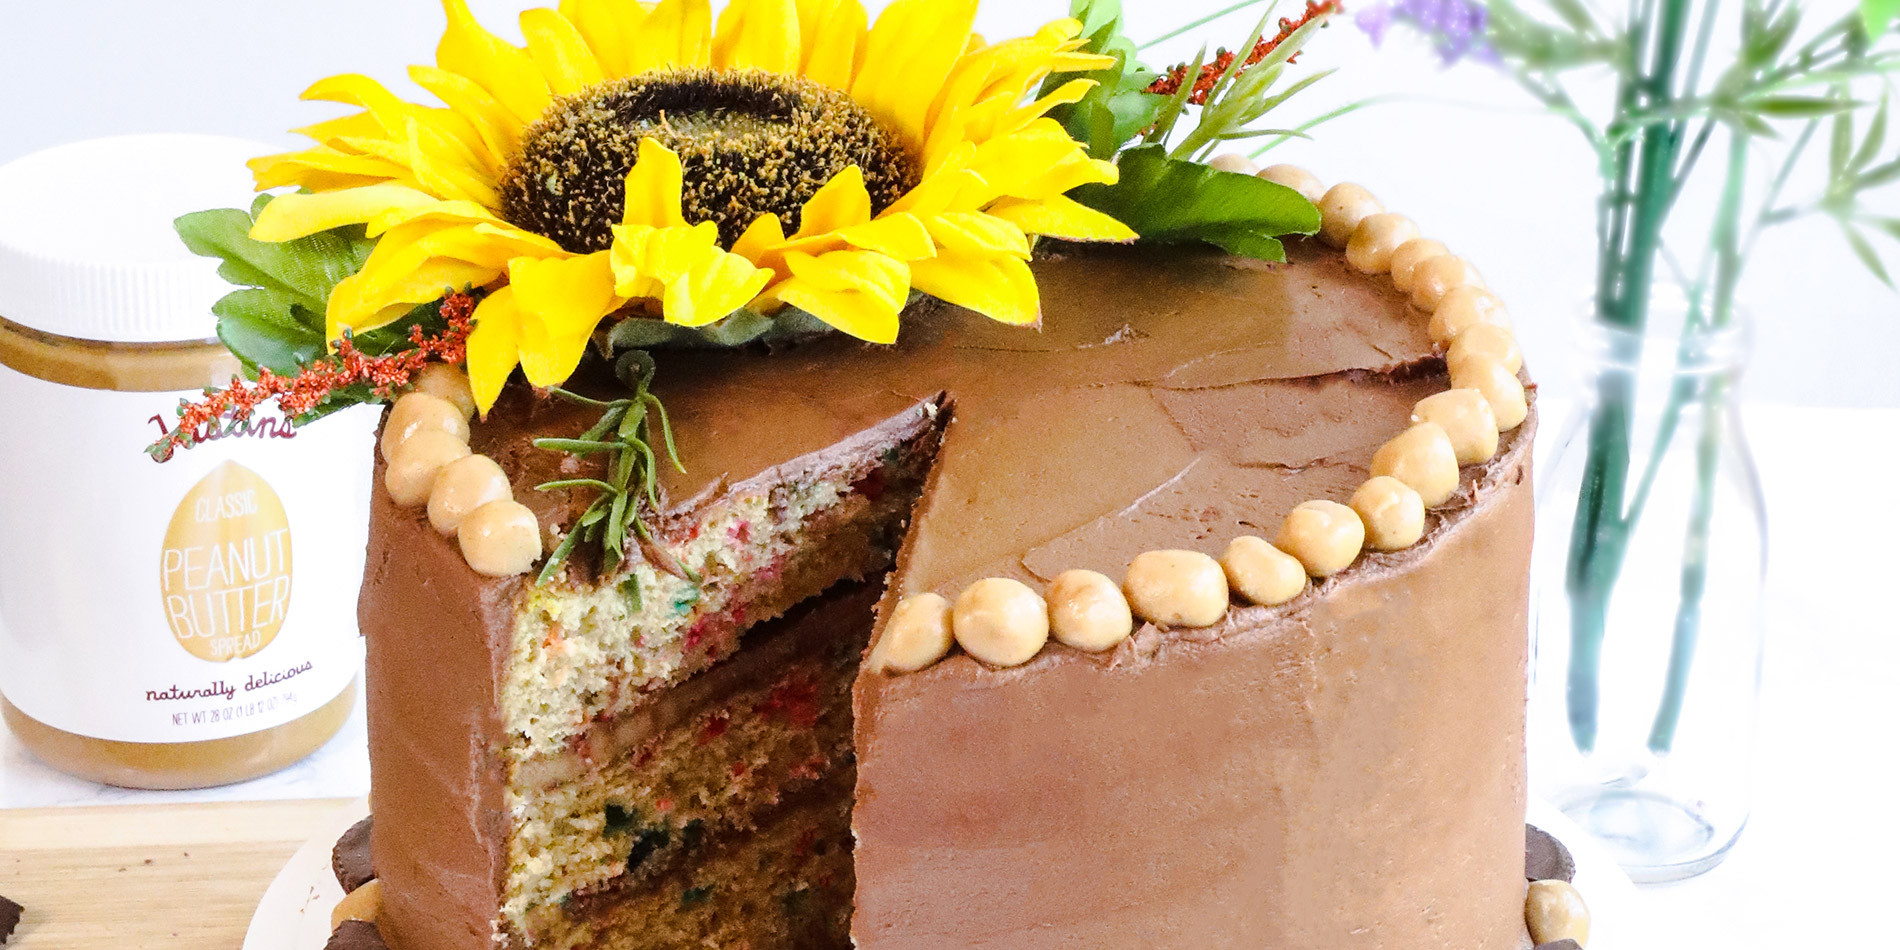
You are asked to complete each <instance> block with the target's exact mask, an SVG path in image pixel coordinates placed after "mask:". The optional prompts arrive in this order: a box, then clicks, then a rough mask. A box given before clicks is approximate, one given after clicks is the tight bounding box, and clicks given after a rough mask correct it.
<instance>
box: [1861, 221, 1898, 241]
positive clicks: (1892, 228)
mask: <svg viewBox="0 0 1900 950" xmlns="http://www.w3.org/2000/svg"><path fill="white" fill-rule="evenodd" d="M1867 220H1868V221H1870V222H1872V224H1873V226H1874V227H1877V228H1879V229H1880V230H1882V231H1885V232H1887V234H1888V236H1890V237H1892V238H1893V239H1894V240H1896V241H1900V218H1868V219H1867Z"/></svg>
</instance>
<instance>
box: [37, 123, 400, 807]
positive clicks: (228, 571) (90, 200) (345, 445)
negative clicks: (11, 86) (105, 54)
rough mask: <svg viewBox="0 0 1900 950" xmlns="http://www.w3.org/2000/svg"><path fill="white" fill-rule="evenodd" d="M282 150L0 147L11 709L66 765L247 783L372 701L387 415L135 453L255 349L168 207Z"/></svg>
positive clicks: (215, 143) (225, 194)
mask: <svg viewBox="0 0 1900 950" xmlns="http://www.w3.org/2000/svg"><path fill="white" fill-rule="evenodd" d="M269 151H271V149H270V148H269V147H268V146H263V145H258V144H256V143H252V142H246V141H241V140H236V139H226V138H215V137H207V136H187V135H154V136H128V137H122V138H111V139H99V140H94V141H89V142H80V143H76V144H73V145H68V146H62V147H59V148H54V149H50V150H47V151H44V152H39V153H36V154H34V155H30V156H28V157H26V158H22V159H20V160H18V161H15V162H13V163H11V164H9V165H6V166H4V167H0V441H3V442H4V444H5V446H6V448H5V450H4V451H0V712H4V714H5V720H6V724H7V727H8V728H9V729H10V730H12V732H13V734H14V735H15V736H16V737H17V738H18V739H19V740H20V742H21V743H22V744H23V745H25V746H26V748H27V749H28V750H30V751H31V752H32V753H33V754H34V755H36V756H38V757H39V758H40V759H42V760H44V761H45V762H47V763H48V764H49V765H52V766H53V767H55V768H57V769H60V770H61V771H64V772H68V773H71V774H73V775H77V776H81V777H84V778H89V779H93V780H96V781H100V782H107V783H110V784H114V785H125V786H132V787H139V788H194V787H202V786H208V785H220V784H226V783H230V782H237V781H241V780H244V779H248V778H252V777H255V776H259V775H263V774H266V773H268V772H273V771H276V770H278V769H281V768H283V767H285V766H287V765H290V764H291V763H293V762H296V761H297V760H299V759H302V758H303V757H305V756H307V755H309V754H310V753H311V752H312V751H314V750H315V749H316V748H317V747H318V746H321V745H322V744H323V743H324V742H325V741H327V740H328V739H329V738H330V737H331V736H333V735H335V734H336V732H337V730H338V729H339V728H341V726H342V725H343V722H344V720H345V719H346V718H347V717H348V715H349V712H350V709H351V706H352V705H353V704H354V702H355V696H356V677H357V674H358V670H359V669H360V668H361V645H360V643H359V641H358V638H357V635H356V621H355V612H356V592H357V587H358V585H359V583H360V580H361V576H362V569H363V552H364V543H365V532H366V525H367V523H368V505H369V490H370V483H371V473H370V470H369V466H370V459H371V455H372V453H371V449H370V445H371V440H372V438H373V429H374V426H375V422H376V416H375V413H374V412H373V411H363V410H362V409H359V410H356V411H352V412H346V413H342V414H340V415H339V416H338V417H336V418H333V419H330V420H326V421H325V422H324V424H323V425H320V426H314V427H311V428H308V429H293V428H292V427H291V426H290V425H288V424H287V422H286V421H285V420H284V419H281V418H274V417H271V416H270V415H268V414H267V413H264V412H260V413H258V414H257V415H256V416H254V417H253V418H252V419H251V420H249V421H248V422H246V423H241V424H240V423H234V422H229V421H228V420H227V421H226V423H225V424H220V425H217V426H215V427H213V430H208V431H205V432H201V433H199V435H200V437H201V438H204V439H205V440H206V441H204V442H203V444H200V445H198V446H197V447H195V448H192V449H190V450H188V451H180V452H178V453H177V454H176V455H175V456H174V457H173V458H172V459H171V460H170V461H168V462H164V463H159V462H155V461H154V460H153V458H152V457H151V456H149V455H147V454H146V453H145V451H144V448H145V446H147V445H149V444H150V443H152V442H153V441H154V440H155V439H157V438H158V437H159V436H160V435H162V434H163V433H164V432H165V431H166V429H167V427H169V426H170V425H171V424H172V423H173V422H174V421H175V420H176V409H177V407H178V404H179V402H180V401H181V400H185V399H193V398H197V397H199V396H201V395H202V391H203V389H204V388H205V387H207V386H222V385H225V384H228V383H229V382H230V381H231V378H232V376H233V375H234V374H237V373H238V372H240V367H239V363H238V360H237V359H236V357H234V356H232V355H231V353H230V352H229V351H228V350H226V349H225V348H224V346H223V345H222V344H220V343H219V342H218V340H217V326H216V318H215V317H214V316H213V314H212V305H213V304H214V303H215V302H216V301H217V300H218V299H219V298H220V297H222V296H223V295H224V294H226V293H229V292H230V291H232V290H233V289H234V288H233V287H231V286H230V285H229V284H227V283H225V282H224V281H223V280H222V279H221V278H220V277H219V276H218V273H217V262H215V261H213V260H209V259H205V258H199V257H195V256H193V255H192V254H191V253H190V252H189V251H187V250H186V249H185V247H184V245H183V243H182V242H181V241H180V240H179V238H178V236H177V235H176V233H174V231H173V230H172V220H173V219H174V218H176V217H177V216H178V215H181V214H184V213H187V212H191V211H198V210H203V209H206V208H216V207H246V206H248V203H249V196H248V194H247V192H248V191H249V189H248V187H247V186H248V184H249V183H248V181H246V180H245V178H246V176H245V171H244V161H245V160H246V159H248V158H250V157H252V156H255V155H261V154H265V153H267V152H269Z"/></svg>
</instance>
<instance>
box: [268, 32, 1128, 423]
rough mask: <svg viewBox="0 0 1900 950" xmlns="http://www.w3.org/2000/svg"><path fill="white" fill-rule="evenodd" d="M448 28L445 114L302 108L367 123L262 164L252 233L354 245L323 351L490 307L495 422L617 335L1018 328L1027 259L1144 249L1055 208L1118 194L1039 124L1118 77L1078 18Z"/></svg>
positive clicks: (484, 340) (475, 366)
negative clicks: (1089, 188) (1020, 32)
mask: <svg viewBox="0 0 1900 950" xmlns="http://www.w3.org/2000/svg"><path fill="white" fill-rule="evenodd" d="M444 6H445V9H446V11H447V14H448V29H447V31H446V32H445V33H444V35H443V37H442V41H441V43H440V45H439V46H438V47H437V49H436V63H435V65H434V66H416V67H412V68H411V70H410V77H411V78H412V79H413V80H414V81H415V82H416V84H417V85H419V86H421V87H422V88H423V89H425V90H427V91H428V92H429V93H430V94H431V95H433V96H434V97H435V98H436V99H438V100H440V102H441V106H440V107H435V106H424V105H417V104H414V103H410V102H406V101H403V100H402V99H399V98H398V97H396V96H395V95H394V94H392V93H390V92H389V91H388V90H387V89H385V88H384V87H383V86H382V85H380V84H379V83H377V82H375V81H373V80H371V79H368V78H366V77H362V76H337V77H333V78H330V79H326V80H323V81H322V82H319V83H317V84H316V85H314V86H312V87H311V88H310V89H309V90H308V91H307V92H306V93H305V94H304V97H305V98H307V99H315V100H322V101H329V102H338V103H343V104H346V105H349V106H353V107H356V108H358V109H360V110H361V111H359V112H354V113H352V114H349V115H346V116H343V117H342V118H338V119H332V120H330V121H327V122H321V123H318V124H316V125H313V126H310V127H308V128H305V129H301V130H299V131H300V132H302V133H303V134H305V135H307V136H308V137H310V138H311V139H313V140H314V141H315V142H316V143H317V144H316V145H315V146H314V147H311V148H307V149H304V150H302V151H298V152H291V153H287V154H283V155H273V156H267V157H264V158H259V159H256V160H254V161H253V162H252V163H251V167H252V171H253V173H254V175H255V177H256V180H257V185H258V187H259V189H260V190H262V189H269V188H277V187H284V186H295V187H298V188H301V189H302V190H303V192H304V193H299V194H287V195H283V196H280V197H279V198H277V199H276V200H274V201H272V202H271V203H270V204H269V205H267V206H266V207H265V209H264V210H263V212H262V213H261V214H260V215H259V218H258V220H257V222H256V225H255V227H254V229H253V231H252V236H253V237H254V238H257V239H259V240H266V241H285V240H291V239H294V238H298V237H302V236H305V235H309V234H314V233H316V232H319V231H324V230H328V229H330V228H335V227H339V226H343V225H349V224H362V225H365V226H367V228H368V231H369V234H370V235H371V236H372V237H375V238H376V239H377V244H376V248H375V250H374V251H373V252H372V253H371V255H370V257H369V259H368V260H367V261H366V262H365V264H364V266H363V268H362V269H361V270H360V271H359V272H357V273H356V274H354V275H351V276H350V277H348V278H346V279H345V280H343V281H342V282H340V283H339V284H338V285H337V288H336V291H335V292H334V293H333V294H332V295H331V298H330V300H329V304H328V313H327V320H326V323H327V327H328V330H329V332H330V334H331V336H332V338H336V337H338V336H340V335H341V334H342V333H344V331H346V330H348V331H355V332H360V331H363V330H368V329H372V328H375V327H378V326H382V325H385V324H387V323H389V322H391V321H393V320H395V319H397V318H399V317H401V316H402V315H403V314H405V313H407V312H408V311H409V310H410V309H411V308H412V307H414V306H415V305H417V304H420V303H426V302H428V301H431V300H435V299H437V298H439V297H441V296H442V294H443V293H444V289H445V288H459V287H469V286H474V287H484V288H487V289H488V290H489V291H490V292H489V293H488V295H487V296H486V297H485V298H484V299H483V300H482V302H481V304H480V305H479V307H478V308H477V310H476V312H475V329H474V331H473V333H472V334H471V335H470V337H469V340H468V368H469V376H470V382H471V384H472V386H473V388H474V392H475V396H476V399H477V402H478V404H479V405H480V407H481V408H482V410H483V411H484V412H486V411H487V410H488V409H489V408H490V407H492V406H493V405H494V402H495V399H496V398H497V396H498V395H499V393H500V391H501V388H502V386H503V384H504V383H505V382H506V380H507V379H508V377H509V375H510V374H511V373H513V372H514V370H515V368H516V367H517V366H518V367H520V368H521V370H522V373H523V375H524V376H526V377H527V379H528V380H529V382H531V383H533V384H534V385H536V386H552V385H558V384H559V383H561V382H562V381H564V380H566V379H567V377H568V376H569V375H571V374H572V373H573V371H574V369H575V367H576V366H577V365H578V364H579V362H580V360H581V358H582V357H583V356H584V354H585V352H586V350H587V346H588V343H589V341H590V340H591V339H592V338H593V336H594V334H595V332H596V330H597V328H598V327H599V326H600V324H601V323H602V321H604V320H607V319H609V318H611V317H615V316H616V315H620V316H623V317H624V318H628V319H650V318H651V315H654V314H657V315H658V316H659V318H660V319H663V320H665V321H667V322H669V323H673V324H677V325H680V326H685V327H699V326H706V325H709V324H712V323H715V322H717V321H719V320H721V319H723V318H725V317H726V316H728V315H730V314H732V313H733V312H735V311H737V310H741V309H751V310H754V311H757V312H760V313H767V314H769V313H772V312H774V311H775V310H776V309H778V308H780V307H784V306H792V307H797V308H799V309H801V310H804V311H806V312H808V313H810V314H812V315H813V316H815V317H817V318H818V319H820V320H822V321H824V322H825V323H827V324H829V325H831V326H832V327H835V328H837V329H838V330H840V331H843V332H845V333H848V334H851V335H853V336H856V337H859V338H861V339H865V340H869V341H873V342H878V343H890V342H894V341H895V340H896V339H897V334H898V321H899V314H900V313H901V311H902V310H903V308H904V305H905V303H906V302H907V301H908V300H909V298H910V295H911V293H912V291H921V292H923V293H926V294H931V295H933V296H936V297H939V298H942V299H944V300H946V301H948V302H950V303H953V304H957V305H959V306H963V307H967V308H969V309H972V310H975V311H977V312H979V313H982V314H984V315H986V316H989V317H991V318H993V319H996V320H999V321H1002V322H1005V323H1010V324H1034V323H1035V322H1037V320H1038V319H1039V315H1040V312H1041V311H1040V304H1039V300H1038V297H1037V291H1036V284H1035V280H1034V278H1033V277H1032V276H1031V274H1030V270H1029V266H1028V259H1029V249H1030V239H1031V237H1032V236H1036V235H1042V236H1050V237H1058V238H1065V239H1070V240H1082V241H1126V240H1132V239H1133V238H1134V237H1135V235H1134V233H1133V232H1132V231H1130V230H1129V229H1128V228H1127V227H1125V226H1123V225H1122V224H1120V223H1119V222H1117V221H1115V220H1114V219H1112V218H1110V217H1107V216H1106V215H1103V214H1101V213H1099V212H1096V211H1093V210H1091V209H1089V208H1086V207H1084V206H1082V205H1080V204H1078V203H1076V202H1075V201H1073V200H1071V199H1069V198H1068V197H1066V193H1067V192H1068V191H1069V190H1070V189H1072V188H1075V187H1077V186H1079V185H1084V184H1091V183H1113V182H1114V180H1115V177H1116V172H1115V167H1114V165H1113V164H1111V163H1108V162H1104V161H1099V160H1094V159H1090V158H1089V157H1088V156H1087V154H1086V152H1085V151H1084V149H1083V148H1082V146H1081V145H1079V144H1078V143H1076V142H1075V141H1074V140H1073V139H1071V138H1070V137H1069V136H1068V134H1067V133H1066V132H1065V131H1064V130H1063V129H1062V127H1061V126H1060V125H1058V124H1057V123H1056V122H1055V121H1053V120H1051V119H1049V118H1047V116H1046V114H1047V112H1048V111H1049V110H1050V109H1052V108H1055V107H1056V106H1057V105H1061V104H1065V103H1072V102H1075V101H1077V100H1078V99H1080V98H1081V96H1082V95H1083V94H1084V93H1086V92H1087V90H1088V88H1089V83H1088V81H1086V80H1081V79H1077V80H1072V81H1070V82H1067V83H1063V84H1060V85H1057V86H1055V87H1054V91H1053V92H1051V93H1049V94H1047V95H1044V96H1042V97H1040V98H1032V95H1031V94H1032V91H1033V90H1035V89H1037V88H1038V87H1039V86H1040V85H1041V84H1042V83H1043V81H1044V80H1045V79H1046V78H1047V77H1048V76H1049V75H1051V74H1052V73H1063V72H1078V71H1086V70H1092V69H1098V68H1102V67H1104V66H1106V65H1108V64H1109V61H1108V60H1107V59H1106V58H1104V57H1099V56H1093V55H1089V54H1086V53H1084V52H1081V47H1082V46H1083V45H1084V41H1083V40H1082V39H1081V38H1080V36H1079V34H1080V32H1081V26H1080V24H1078V23H1077V22H1076V21H1074V20H1058V21H1055V22H1053V23H1050V24H1048V25H1047V26H1045V27H1043V28H1042V29H1040V30H1038V31H1037V32H1036V33H1035V34H1034V35H1032V36H1027V37H1021V38H1016V39H1011V40H1006V41H1003V42H1000V43H996V44H988V43H985V42H984V41H983V40H982V39H981V38H980V37H977V36H975V35H974V34H973V33H972V32H971V29H972V22H973V20H974V17H975V14H976V2H975V0H897V2H895V3H892V4H891V5H890V6H889V7H888V8H887V9H886V10H885V11H884V12H883V13H882V14H881V15H880V16H879V17H878V19H877V21H876V23H874V24H873V23H871V22H870V21H869V18H868V16H867V15H866V13H865V10H864V8H863V6H862V5H861V4H860V3H859V2H858V0H733V2H732V3H730V4H729V5H728V6H727V7H726V8H725V9H724V11H722V12H721V14H720V15H719V17H718V18H717V21H716V22H715V20H714V18H713V16H712V12H711V7H710V4H709V2H708V0H662V2H660V3H657V4H645V3H638V2H634V0H563V2H561V3H560V4H559V6H558V7H557V8H554V9H536V10H529V11H527V12H525V13H523V14H522V15H521V31H522V35H523V37H524V38H525V39H526V46H525V47H517V46H514V45H513V44H511V43H508V42H506V41H504V40H502V39H500V38H499V37H497V36H495V35H494V34H492V33H490V32H489V31H488V30H486V29H485V28H483V27H482V26H481V25H480V24H479V23H477V22H476V21H475V19H474V17H473V16H472V15H471V14H470V13H469V10H468V8H467V6H466V4H465V3H464V0H445V4H444Z"/></svg>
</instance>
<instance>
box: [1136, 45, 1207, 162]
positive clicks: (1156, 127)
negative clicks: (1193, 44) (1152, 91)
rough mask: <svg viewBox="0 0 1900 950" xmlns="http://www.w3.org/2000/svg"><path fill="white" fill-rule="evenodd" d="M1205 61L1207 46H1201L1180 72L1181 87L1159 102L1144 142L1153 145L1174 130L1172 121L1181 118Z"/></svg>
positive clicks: (1166, 138)
mask: <svg viewBox="0 0 1900 950" xmlns="http://www.w3.org/2000/svg"><path fill="white" fill-rule="evenodd" d="M1206 63H1207V47H1205V46H1203V47H1201V51H1200V52H1198V53H1196V54H1194V62H1193V63H1191V64H1189V66H1188V68H1187V72H1186V73H1183V74H1182V78H1181V88H1179V89H1176V90H1175V91H1174V95H1172V96H1168V97H1167V98H1166V99H1165V100H1164V101H1163V102H1162V103H1161V108H1159V109H1157V110H1156V111H1155V120H1154V124H1153V125H1152V126H1150V127H1149V130H1148V133H1147V134H1146V135H1145V136H1143V141H1144V142H1145V143H1146V144H1149V145H1153V144H1157V143H1160V142H1165V141H1167V140H1168V133H1170V132H1173V131H1174V123H1175V122H1176V121H1177V120H1179V119H1180V118H1181V112H1182V110H1184V109H1186V108H1187V104H1188V99H1189V98H1190V97H1191V96H1193V95H1194V83H1195V79H1196V77H1198V76H1200V74H1201V67H1202V66H1203V65H1205V64H1206Z"/></svg>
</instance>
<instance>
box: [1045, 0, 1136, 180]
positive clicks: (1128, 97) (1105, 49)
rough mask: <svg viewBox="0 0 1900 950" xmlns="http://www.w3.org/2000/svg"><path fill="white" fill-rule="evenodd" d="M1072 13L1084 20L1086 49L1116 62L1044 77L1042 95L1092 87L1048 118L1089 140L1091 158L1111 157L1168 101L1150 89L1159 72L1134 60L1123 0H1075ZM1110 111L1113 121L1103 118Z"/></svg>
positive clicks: (1073, 135)
mask: <svg viewBox="0 0 1900 950" xmlns="http://www.w3.org/2000/svg"><path fill="white" fill-rule="evenodd" d="M1070 11H1071V15H1072V16H1074V17H1075V18H1076V19H1078V20H1081V21H1082V36H1084V37H1086V38H1087V39H1086V43H1085V45H1084V46H1083V47H1082V49H1083V51H1084V52H1088V53H1095V54H1099V55H1103V56H1112V57H1114V59H1115V63H1114V65H1112V66H1109V67H1106V68H1103V69H1099V70H1096V71H1094V72H1090V73H1083V74H1080V75H1076V74H1072V73H1063V74H1058V75H1052V76H1050V77H1049V78H1048V79H1046V80H1044V81H1043V84H1042V89H1041V91H1040V93H1038V95H1048V94H1049V93H1051V92H1054V91H1055V90H1056V89H1057V88H1058V87H1059V86H1061V85H1062V84H1064V83H1067V82H1070V81H1072V80H1075V79H1085V80H1088V81H1090V82H1092V83H1094V86H1093V87H1091V88H1090V89H1089V91H1088V92H1087V93H1086V94H1084V95H1083V97H1082V98H1081V99H1080V100H1079V101H1077V102H1074V103H1070V104H1065V105H1059V106H1056V107H1055V108H1053V109H1051V110H1049V113H1048V115H1049V117H1050V118H1051V119H1054V120H1055V121H1056V122H1058V123H1060V124H1061V125H1062V127H1063V128H1064V129H1067V130H1068V132H1069V135H1070V136H1071V137H1072V138H1074V139H1075V140H1076V141H1078V142H1083V143H1086V144H1087V145H1088V147H1089V155H1090V157H1092V158H1100V159H1107V158H1112V157H1114V155H1115V152H1116V151H1118V150H1119V149H1120V148H1121V146H1122V145H1123V144H1125V143H1126V142H1128V141H1129V140H1130V139H1133V138H1134V137H1135V136H1136V135H1139V134H1140V133H1141V130H1143V129H1145V128H1148V127H1149V126H1151V125H1153V124H1154V121H1155V116H1156V114H1157V113H1158V112H1159V110H1160V109H1161V106H1162V105H1163V104H1164V103H1165V102H1166V101H1167V100H1166V99H1165V98H1163V97H1161V96H1156V95H1153V94H1150V93H1148V92H1147V91H1146V90H1147V88H1148V86H1150V85H1151V84H1153V82H1154V80H1155V72H1154V71H1153V70H1151V69H1149V68H1148V67H1146V66H1143V65H1142V64H1141V63H1140V61H1139V60H1137V59H1136V54H1135V45H1134V43H1132V42H1130V41H1129V40H1128V38H1127V37H1126V36H1123V35H1122V33H1121V4H1120V2H1119V0H1075V2H1072V3H1071V4H1070ZM1104 113H1106V114H1107V115H1108V116H1109V117H1111V118H1110V119H1105V118H1103V114H1104Z"/></svg>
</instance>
